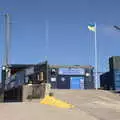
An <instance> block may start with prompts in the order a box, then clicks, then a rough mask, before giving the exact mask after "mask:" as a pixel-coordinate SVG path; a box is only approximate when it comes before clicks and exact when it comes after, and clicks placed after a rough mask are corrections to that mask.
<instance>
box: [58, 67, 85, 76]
mask: <svg viewBox="0 0 120 120" xmlns="http://www.w3.org/2000/svg"><path fill="white" fill-rule="evenodd" d="M58 74H59V75H84V74H85V70H84V69H83V68H59V71H58Z"/></svg>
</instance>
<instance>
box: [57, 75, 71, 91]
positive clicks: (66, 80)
mask: <svg viewBox="0 0 120 120" xmlns="http://www.w3.org/2000/svg"><path fill="white" fill-rule="evenodd" d="M57 88H58V89H70V76H64V75H63V76H62V75H61V76H60V75H59V76H58V77H57Z"/></svg>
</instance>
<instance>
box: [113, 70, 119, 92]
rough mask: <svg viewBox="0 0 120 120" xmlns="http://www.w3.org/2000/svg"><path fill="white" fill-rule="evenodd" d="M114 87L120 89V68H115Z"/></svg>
mask: <svg viewBox="0 0 120 120" xmlns="http://www.w3.org/2000/svg"><path fill="white" fill-rule="evenodd" d="M114 87H115V90H120V69H117V70H114Z"/></svg>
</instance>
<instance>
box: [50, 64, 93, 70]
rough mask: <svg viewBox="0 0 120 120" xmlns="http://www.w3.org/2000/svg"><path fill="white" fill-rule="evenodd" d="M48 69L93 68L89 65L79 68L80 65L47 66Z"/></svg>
mask: <svg viewBox="0 0 120 120" xmlns="http://www.w3.org/2000/svg"><path fill="white" fill-rule="evenodd" d="M49 66H50V68H84V69H85V68H89V69H93V68H94V67H93V66H91V65H89V66H81V65H49Z"/></svg>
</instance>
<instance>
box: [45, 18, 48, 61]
mask: <svg viewBox="0 0 120 120" xmlns="http://www.w3.org/2000/svg"><path fill="white" fill-rule="evenodd" d="M48 29H49V28H48V20H46V21H45V60H47V59H48V44H49V39H48Z"/></svg>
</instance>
